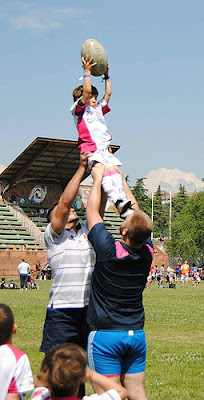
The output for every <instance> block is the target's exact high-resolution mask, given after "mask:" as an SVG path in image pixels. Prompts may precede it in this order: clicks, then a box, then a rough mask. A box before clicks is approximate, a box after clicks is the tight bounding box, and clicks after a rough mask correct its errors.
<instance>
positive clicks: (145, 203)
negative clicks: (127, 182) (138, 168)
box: [132, 178, 151, 216]
mask: <svg viewBox="0 0 204 400" xmlns="http://www.w3.org/2000/svg"><path fill="white" fill-rule="evenodd" d="M144 179H145V178H139V179H137V181H136V184H135V186H134V187H133V188H132V193H133V194H134V196H135V198H136V200H137V202H138V205H139V207H140V208H141V210H142V211H144V212H146V213H147V214H148V215H149V216H151V199H150V198H149V197H148V195H147V193H148V190H147V189H146V188H145V183H144Z"/></svg>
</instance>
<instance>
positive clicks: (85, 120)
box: [70, 56, 132, 219]
mask: <svg viewBox="0 0 204 400" xmlns="http://www.w3.org/2000/svg"><path fill="white" fill-rule="evenodd" d="M82 62H83V68H84V76H83V78H84V83H83V86H78V87H77V88H76V89H75V90H74V91H73V98H74V104H73V105H72V107H71V109H70V111H71V113H72V115H73V116H74V120H75V124H76V127H77V130H78V133H79V138H78V147H79V148H80V152H81V154H82V153H85V152H90V153H92V154H90V157H89V158H88V162H89V167H90V168H91V167H92V165H93V164H94V163H95V162H100V163H102V164H104V165H105V167H106V169H105V173H104V176H103V180H102V187H103V190H104V192H105V193H106V194H107V196H108V197H109V199H110V200H111V201H112V202H113V203H114V204H115V206H116V207H117V209H118V211H119V212H120V216H121V218H124V219H125V218H126V217H127V216H128V215H130V214H132V208H131V201H130V200H128V199H127V197H126V195H125V191H124V188H123V184H122V178H121V175H120V173H119V171H118V170H117V166H119V165H121V162H120V161H119V160H118V158H117V157H115V156H114V155H113V154H112V152H111V150H110V147H109V146H110V143H111V139H112V136H111V135H110V134H109V133H108V131H107V126H106V122H105V119H104V115H105V114H106V113H108V112H109V111H110V108H109V106H108V102H109V99H110V96H111V93H112V89H111V81H110V77H109V76H108V69H107V73H106V74H105V75H104V80H105V95H104V97H103V98H102V99H101V100H100V101H99V102H98V101H97V97H98V90H97V89H96V88H95V87H94V86H92V85H91V68H92V67H93V66H94V65H96V63H93V57H92V58H90V59H89V57H88V56H86V57H85V58H84V57H82Z"/></svg>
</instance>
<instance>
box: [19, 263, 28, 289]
mask: <svg viewBox="0 0 204 400" xmlns="http://www.w3.org/2000/svg"><path fill="white" fill-rule="evenodd" d="M29 270H30V265H29V264H28V263H26V262H25V260H24V258H22V259H21V263H20V264H19V265H18V272H19V274H20V286H21V290H23V288H24V286H25V290H27V289H28V271H29Z"/></svg>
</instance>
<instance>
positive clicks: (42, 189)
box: [28, 185, 47, 204]
mask: <svg viewBox="0 0 204 400" xmlns="http://www.w3.org/2000/svg"><path fill="white" fill-rule="evenodd" d="M46 194H47V187H46V186H40V185H37V186H34V188H33V189H32V190H31V192H30V194H29V196H28V200H29V201H30V202H32V203H37V204H41V203H42V202H43V201H44V200H45V196H46Z"/></svg>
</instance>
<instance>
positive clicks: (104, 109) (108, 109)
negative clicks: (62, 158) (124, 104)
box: [102, 104, 111, 115]
mask: <svg viewBox="0 0 204 400" xmlns="http://www.w3.org/2000/svg"><path fill="white" fill-rule="evenodd" d="M110 111H111V109H110V107H109V105H108V104H106V105H105V106H103V107H102V113H103V115H105V114H107V113H108V112H110Z"/></svg>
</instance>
